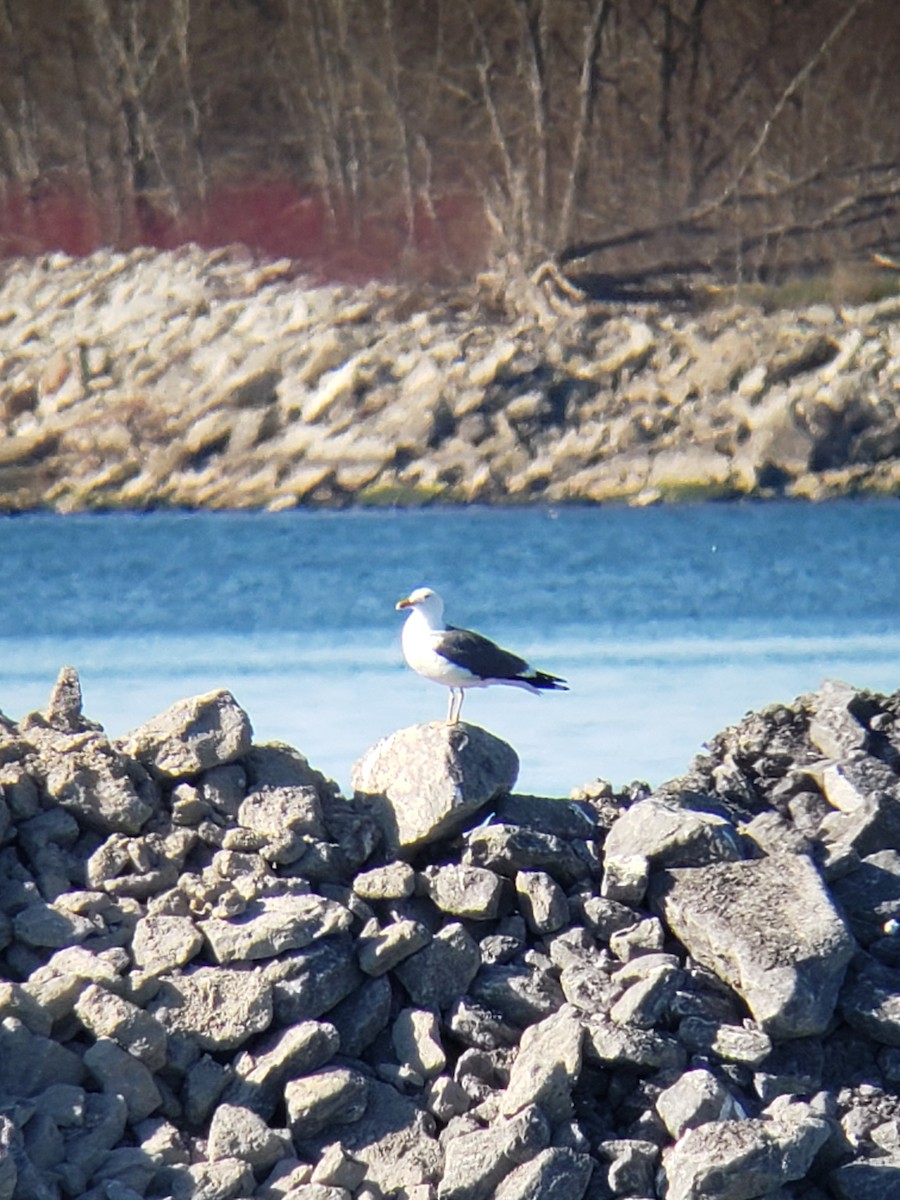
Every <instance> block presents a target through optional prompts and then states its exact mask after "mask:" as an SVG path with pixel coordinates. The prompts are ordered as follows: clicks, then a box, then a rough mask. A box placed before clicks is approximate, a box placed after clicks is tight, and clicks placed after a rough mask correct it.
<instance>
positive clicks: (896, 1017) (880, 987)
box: [840, 955, 900, 1046]
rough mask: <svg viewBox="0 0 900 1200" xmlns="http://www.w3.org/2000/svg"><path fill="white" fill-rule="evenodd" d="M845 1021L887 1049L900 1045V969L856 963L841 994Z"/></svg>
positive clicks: (879, 964)
mask: <svg viewBox="0 0 900 1200" xmlns="http://www.w3.org/2000/svg"><path fill="white" fill-rule="evenodd" d="M840 1007H841V1012H842V1014H843V1016H844V1019H845V1020H846V1021H847V1022H848V1023H849V1024H850V1025H852V1026H853V1027H854V1029H859V1030H860V1031H861V1032H862V1033H865V1034H867V1035H868V1036H869V1037H870V1038H873V1039H874V1040H875V1041H876V1042H878V1043H880V1044H881V1045H884V1046H900V970H892V969H891V968H890V967H887V966H884V964H882V963H879V962H875V961H872V960H869V961H866V960H865V958H863V956H862V955H860V958H859V960H858V962H856V963H854V965H853V968H851V971H850V974H849V976H848V979H847V982H846V983H845V985H844V987H843V989H842V991H841V1002H840Z"/></svg>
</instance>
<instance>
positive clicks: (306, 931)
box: [198, 894, 352, 963]
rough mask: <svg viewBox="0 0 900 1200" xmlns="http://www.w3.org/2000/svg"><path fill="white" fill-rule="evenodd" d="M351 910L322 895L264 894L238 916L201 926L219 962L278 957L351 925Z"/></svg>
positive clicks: (216, 918)
mask: <svg viewBox="0 0 900 1200" xmlns="http://www.w3.org/2000/svg"><path fill="white" fill-rule="evenodd" d="M351 920H352V918H351V915H350V913H349V912H348V911H347V910H346V909H345V908H344V907H343V906H342V905H340V904H337V903H335V902H334V901H333V900H326V899H324V898H323V897H322V896H303V895H300V896H297V895H290V894H288V895H280V896H263V897H260V898H259V899H258V900H251V901H250V903H249V904H248V905H247V907H246V909H245V910H244V912H242V913H240V914H239V915H237V916H235V917H230V918H219V917H210V918H209V919H208V920H206V921H199V922H198V928H199V929H200V930H201V932H202V933H203V936H204V937H205V938H206V941H207V942H208V943H209V946H210V949H211V950H212V952H213V956H214V958H215V960H216V962H218V963H231V962H242V961H247V960H252V959H259V958H274V957H275V955H277V954H280V953H282V952H283V951H285V950H299V949H302V947H304V946H307V945H309V943H310V942H311V941H313V940H314V939H316V938H323V937H328V936H329V935H330V934H335V933H340V932H342V931H343V930H345V929H348V928H349V926H350V922H351Z"/></svg>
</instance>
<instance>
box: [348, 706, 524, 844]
mask: <svg viewBox="0 0 900 1200" xmlns="http://www.w3.org/2000/svg"><path fill="white" fill-rule="evenodd" d="M518 770H519V760H518V757H517V756H516V753H515V751H514V750H513V749H512V747H510V746H508V745H507V744H506V743H505V742H502V741H500V739H499V738H495V737H493V736H492V735H491V734H489V733H487V732H486V731H485V730H483V729H480V728H479V727H478V726H476V725H467V724H463V723H460V724H457V725H447V724H444V723H443V722H437V721H435V722H432V723H431V724H430V725H414V726H411V727H410V728H408V729H401V730H398V732H397V733H394V734H391V735H390V737H387V738H383V739H382V740H381V741H380V742H377V743H376V744H375V745H374V746H372V747H371V749H369V750H368V751H367V752H366V753H365V755H363V757H362V758H361V759H360V760H359V762H357V763H356V765H355V766H354V768H353V776H352V782H353V790H354V793H355V795H356V797H357V799H358V800H359V801H360V802H362V803H364V804H365V805H366V806H367V807H368V809H369V811H370V812H371V814H372V816H373V817H374V818H375V820H376V821H377V823H378V825H379V826H380V828H381V830H382V833H383V835H384V838H385V842H386V844H387V845H388V846H389V847H391V848H392V849H393V850H394V851H395V852H396V851H399V850H404V851H410V850H413V849H415V848H416V847H418V846H423V845H426V844H427V843H429V842H433V841H436V840H437V839H438V838H442V837H446V836H447V835H449V834H453V833H455V832H458V831H459V830H460V829H462V828H464V826H465V824H466V822H467V821H468V819H469V818H470V817H471V816H472V815H473V814H474V813H476V812H478V811H479V810H480V809H482V808H484V807H485V806H486V805H488V804H490V803H491V801H492V800H493V799H494V798H495V797H496V796H500V795H502V794H503V793H505V792H508V791H510V790H511V788H512V786H513V784H514V783H515V781H516V776H517V774H518Z"/></svg>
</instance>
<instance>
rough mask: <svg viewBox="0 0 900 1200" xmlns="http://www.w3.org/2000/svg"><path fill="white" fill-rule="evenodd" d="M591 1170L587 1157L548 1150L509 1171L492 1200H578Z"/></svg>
mask: <svg viewBox="0 0 900 1200" xmlns="http://www.w3.org/2000/svg"><path fill="white" fill-rule="evenodd" d="M593 1169H594V1164H593V1160H592V1159H591V1158H590V1157H589V1155H587V1154H576V1153H575V1152H574V1151H573V1150H568V1149H565V1148H564V1147H551V1148H550V1149H547V1150H542V1151H541V1152H540V1153H539V1154H536V1155H535V1156H534V1158H533V1159H531V1161H530V1162H526V1163H522V1165H521V1166H518V1167H516V1168H515V1169H514V1170H512V1171H510V1173H509V1175H507V1177H506V1178H505V1179H504V1180H503V1182H502V1183H501V1184H500V1186H499V1187H498V1188H497V1190H496V1191H495V1192H494V1198H495V1200H543V1198H544V1197H548V1198H549V1197H552V1200H581V1197H582V1196H583V1195H584V1194H585V1192H586V1191H587V1187H588V1184H589V1182H590V1179H591V1172H592V1171H593Z"/></svg>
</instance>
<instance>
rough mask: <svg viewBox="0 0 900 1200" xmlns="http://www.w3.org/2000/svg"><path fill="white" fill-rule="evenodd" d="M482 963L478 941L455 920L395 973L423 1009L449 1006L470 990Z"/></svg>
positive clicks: (411, 997) (406, 960) (413, 999)
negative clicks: (470, 985)
mask: <svg viewBox="0 0 900 1200" xmlns="http://www.w3.org/2000/svg"><path fill="white" fill-rule="evenodd" d="M480 965H481V955H480V953H479V951H478V943H477V942H476V941H475V940H474V939H473V938H472V937H471V936H470V934H468V933H467V932H466V930H465V929H464V928H463V926H462V925H460V924H458V923H457V922H452V923H451V924H449V925H445V926H444V928H443V929H442V930H440V932H439V933H438V934H436V936H435V937H434V938H433V939H432V940H431V942H429V944H428V945H427V946H425V947H424V949H422V950H419V951H418V953H416V954H413V955H412V956H411V957H410V958H406V959H404V961H403V962H402V963H400V964H399V966H398V967H397V969H396V970H395V972H394V974H395V975H396V977H397V979H399V980H400V982H401V983H402V984H403V986H404V988H406V991H407V992H408V994H409V997H410V999H411V1000H412V1002H413V1003H414V1004H416V1005H418V1007H419V1008H438V1009H444V1008H448V1007H449V1006H450V1005H451V1004H452V1003H453V1002H454V1001H455V1000H457V999H459V997H460V996H462V995H463V993H464V992H466V991H467V989H468V987H469V984H470V983H471V982H472V980H473V979H474V977H475V975H476V973H477V971H478V968H479V967H480Z"/></svg>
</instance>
